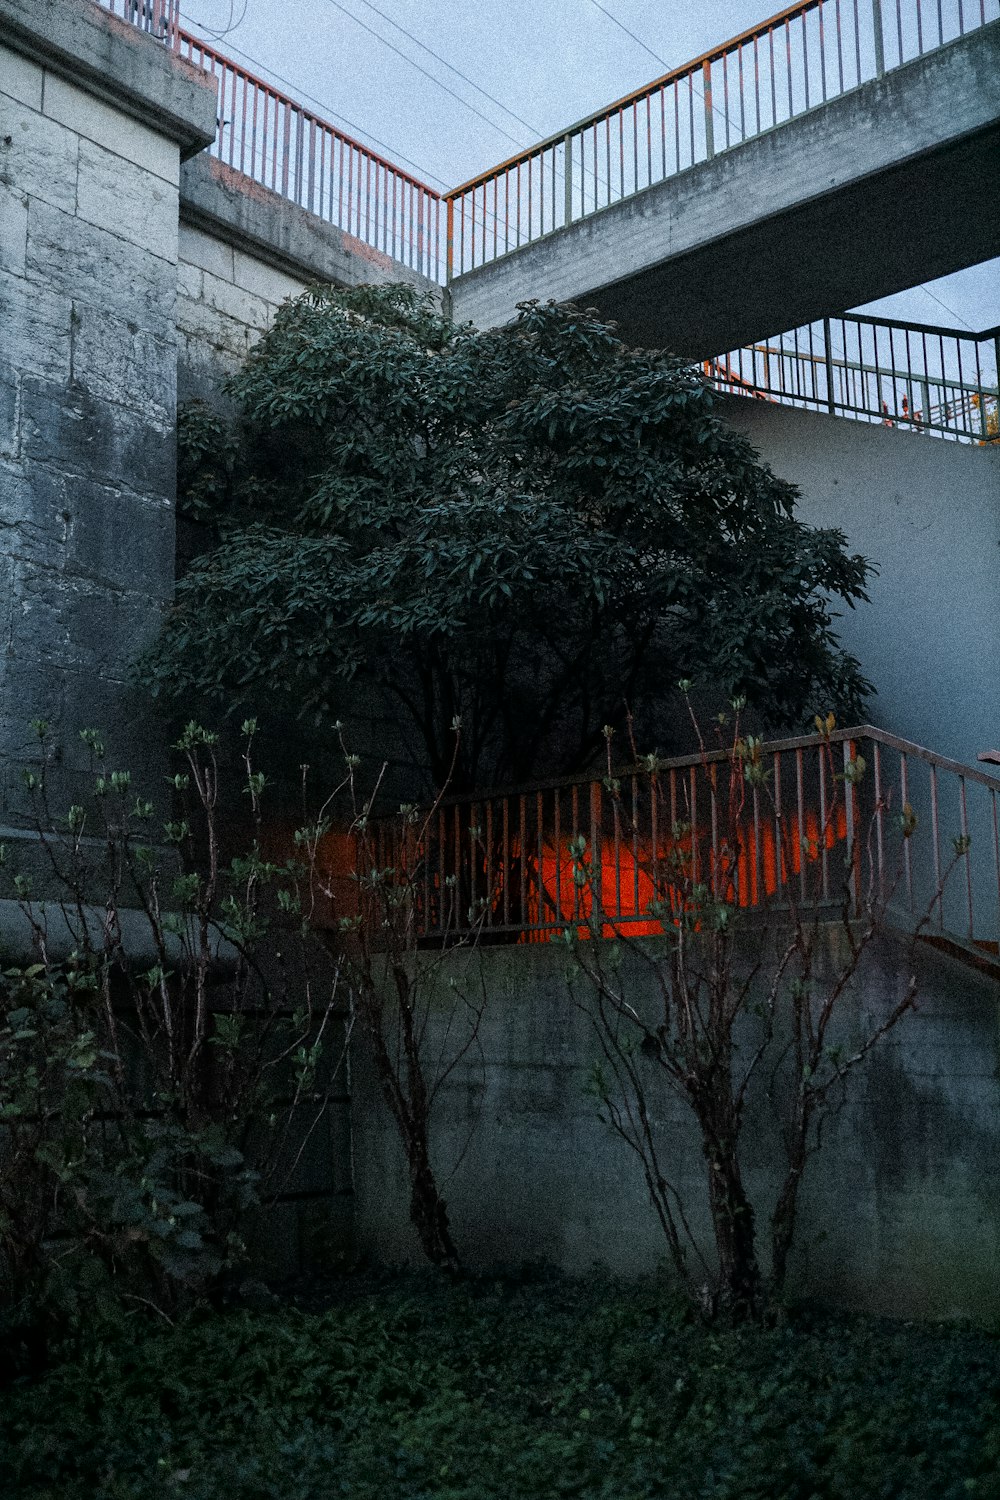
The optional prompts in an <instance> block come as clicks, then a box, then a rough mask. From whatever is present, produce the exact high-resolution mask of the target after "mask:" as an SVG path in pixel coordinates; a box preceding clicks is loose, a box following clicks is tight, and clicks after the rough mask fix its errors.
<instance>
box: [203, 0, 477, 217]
mask: <svg viewBox="0 0 1000 1500" xmlns="http://www.w3.org/2000/svg"><path fill="white" fill-rule="evenodd" d="M181 16H182V17H183V19H184V20H185V21H188V22H189V23H190V24H191V25H192V26H198V27H199V28H201V22H200V21H197V20H195V18H194V16H189V15H188V14H187V12H186V11H181ZM202 29H203V28H202ZM229 50H230V51H231V52H235V53H236V55H237V57H241V58H242V59H243V61H244V62H247V63H250V64H251V65H252V66H253V67H254V68H258V69H259V70H260V72H261V73H262V74H265V75H266V76H267V77H269V78H271V79H272V80H273V81H274V82H275V83H280V84H282V85H283V86H284V87H285V88H286V89H292V90H294V92H295V94H296V95H297V96H298V97H299V98H301V99H306V100H308V101H309V103H310V104H315V105H316V106H317V108H318V109H321V110H323V112H324V115H325V116H326V117H327V118H329V119H331V120H336V121H338V122H339V123H340V124H341V125H343V126H344V127H345V128H346V129H347V130H350V131H352V132H353V133H354V134H355V135H357V136H363V137H364V138H365V139H366V140H367V141H368V142H369V143H370V144H371V145H372V146H377V147H378V148H379V149H380V150H382V151H387V152H389V153H390V154H391V155H392V157H393V158H394V159H395V160H396V161H399V162H403V163H405V164H406V166H408V167H412V168H413V170H414V171H415V172H418V173H419V174H420V175H421V177H423V178H424V179H425V180H426V181H429V182H436V183H438V185H439V186H440V187H442V188H444V189H445V191H447V188H448V184H447V183H446V182H445V181H444V179H443V178H441V177H438V175H437V174H436V173H435V172H429V171H428V170H427V168H426V167H422V166H421V165H420V163H419V162H416V161H413V160H412V159H411V158H410V157H408V156H404V155H403V153H402V152H401V151H398V150H397V149H396V147H395V146H392V145H390V144H389V142H388V141H383V140H380V138H379V137H378V136H377V135H372V133H371V131H370V130H365V128H364V127H363V126H362V125H357V124H355V122H354V121H353V120H349V119H348V118H347V116H346V115H342V114H340V113H339V112H338V111H337V110H335V109H334V108H333V107H332V105H329V104H327V103H326V101H325V100H323V99H317V98H316V95H315V94H310V93H308V92H307V91H306V90H305V89H304V88H302V87H301V85H300V84H298V83H296V82H294V81H293V80H292V79H291V78H285V77H284V76H283V75H282V74H281V73H277V72H275V70H274V68H271V67H269V66H268V65H267V63H263V62H261V60H260V58H259V57H253V56H251V54H250V53H249V52H244V51H243V50H242V48H240V47H234V46H231V47H230V49H229Z"/></svg>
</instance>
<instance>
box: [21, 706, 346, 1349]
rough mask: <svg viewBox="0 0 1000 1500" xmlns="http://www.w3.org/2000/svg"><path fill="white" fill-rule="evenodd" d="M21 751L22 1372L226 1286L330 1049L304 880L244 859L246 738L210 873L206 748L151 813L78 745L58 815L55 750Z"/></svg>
mask: <svg viewBox="0 0 1000 1500" xmlns="http://www.w3.org/2000/svg"><path fill="white" fill-rule="evenodd" d="M35 728H36V732H37V736H38V741H39V751H38V758H37V759H36V760H35V762H34V763H33V766H32V768H30V769H26V772H25V782H26V789H27V791H28V794H29V796H30V798H31V799H32V805H33V807H34V818H35V829H34V833H35V841H34V842H33V843H29V842H27V841H22V842H20V843H19V844H18V845H17V846H16V854H19V855H20V856H21V857H22V858H23V857H24V856H25V854H26V853H29V854H30V853H32V852H33V853H34V854H35V856H36V857H37V856H40V859H39V861H38V862H39V863H40V866H41V868H40V870H39V871H36V872H35V873H30V872H25V871H24V870H20V869H18V868H16V855H15V854H12V853H11V852H10V851H9V850H6V849H2V848H0V865H3V866H4V868H3V871H2V876H3V878H2V879H0V894H2V895H3V896H5V897H7V898H8V900H9V901H10V904H11V906H13V907H14V908H16V909H17V911H18V912H19V914H20V919H21V941H22V942H23V943H25V944H27V945H30V948H31V950H32V957H33V958H34V960H35V961H34V962H32V963H29V964H27V965H25V964H23V963H21V964H19V965H8V966H6V967H5V968H4V971H3V972H2V973H0V1131H2V1136H0V1165H2V1170H0V1291H2V1303H0V1349H2V1351H3V1356H4V1357H5V1358H7V1359H10V1360H12V1361H13V1362H14V1363H15V1364H21V1365H27V1366H28V1367H31V1366H34V1367H37V1366H39V1365H41V1364H43V1363H44V1362H45V1360H46V1359H47V1358H48V1357H49V1350H50V1348H51V1346H52V1345H53V1343H55V1342H57V1341H58V1339H59V1338H60V1337H61V1336H63V1335H64V1334H65V1333H66V1332H67V1331H68V1330H71V1329H75V1330H77V1331H81V1330H83V1329H85V1328H89V1329H90V1330H93V1329H94V1328H95V1327H99V1326H100V1325H101V1324H103V1323H115V1322H118V1323H120V1322H121V1321H122V1318H123V1316H124V1312H125V1310H126V1309H127V1308H128V1307H130V1306H135V1305H143V1306H149V1307H153V1308H155V1309H157V1310H158V1311H159V1312H161V1313H162V1314H163V1315H164V1316H166V1315H168V1314H174V1313H176V1312H177V1310H178V1309H180V1308H183V1307H185V1306H190V1305H191V1304H192V1303H193V1302H194V1301H196V1300H199V1299H204V1298H209V1299H211V1298H213V1297H217V1296H218V1295H219V1294H220V1293H221V1291H222V1290H223V1289H224V1287H225V1285H226V1282H227V1280H228V1279H229V1278H230V1277H231V1276H237V1277H238V1276H240V1275H242V1274H243V1269H242V1268H243V1267H244V1266H245V1263H246V1259H247V1246H246V1243H245V1235H246V1231H247V1226H248V1223H249V1222H250V1221H251V1219H252V1216H253V1214H254V1212H255V1211H256V1210H258V1209H259V1208H260V1207H261V1205H262V1203H263V1202H264V1201H266V1199H267V1198H268V1197H269V1196H273V1195H276V1194H280V1192H281V1191H282V1190H283V1189H284V1188H285V1187H286V1186H287V1185H288V1183H289V1182H291V1181H292V1180H293V1179H294V1177H295V1174H296V1173H297V1172H298V1171H299V1170H300V1168H301V1166H302V1164H303V1162H304V1161H305V1160H306V1155H305V1154H306V1151H307V1148H308V1146H309V1143H310V1140H311V1138H312V1137H313V1134H314V1132H315V1131H316V1130H317V1128H318V1127H319V1126H320V1125H321V1123H322V1122H323V1121H324V1119H325V1117H326V1116H327V1113H328V1111H329V1109H330V1106H331V1101H332V1099H333V1096H334V1091H335V1088H336V1086H337V1080H338V1075H339V1073H340V1070H341V1068H342V1066H343V1063H344V1059H345V1054H346V1045H347V1038H348V1037H349V1032H350V1017H349V1014H348V1011H347V1006H346V1002H345V1000H344V997H343V993H342V987H341V983H340V978H341V975H340V965H339V963H338V961H337V956H336V954H333V955H331V954H329V953H328V951H327V950H326V949H325V947H324V946H323V944H322V943H320V942H318V941H317V938H316V935H315V933H314V932H313V931H312V929H311V927H310V923H309V921H308V915H309V910H310V896H311V874H310V869H309V865H308V862H307V861H304V860H303V859H301V858H296V857H293V858H291V859H286V860H282V861H274V860H269V859H267V858H266V857H265V853H264V851H263V848H262V844H261V837H262V831H263V830H262V816H261V795H262V793H263V790H264V777H263V776H262V775H261V773H259V772H258V771H257V770H256V769H255V767H254V765H253V762H252V759H251V746H252V743H253V738H254V732H255V726H254V725H253V723H252V722H249V721H248V722H247V723H246V724H245V725H244V732H245V737H246V738H245V746H244V759H243V765H242V767H241V768H240V772H238V773H237V774H236V775H235V776H233V778H232V779H233V781H234V782H235V783H236V785H235V787H234V793H235V796H236V797H237V798H240V797H241V796H242V798H243V800H244V801H245V802H246V804H247V817H248V820H249V824H250V834H249V836H248V839H247V841H246V842H245V843H244V844H243V846H242V847H241V848H240V849H239V851H238V852H235V853H232V854H231V857H229V858H227V857H225V856H224V855H223V853H222V847H221V846H222V831H221V829H220V813H219V807H218V803H219V796H220V781H221V782H224V781H225V777H224V776H221V777H220V768H219V764H218V761H217V757H216V736H215V735H214V734H212V733H210V732H208V731H206V730H204V729H202V728H200V727H199V726H197V725H195V724H190V725H189V726H188V728H187V729H186V730H185V732H184V734H183V736H182V737H181V740H180V741H179V742H178V744H177V745H176V746H175V747H174V749H175V751H176V752H177V754H178V759H179V763H180V764H181V765H182V766H183V769H182V770H178V771H177V772H176V774H175V775H174V776H173V777H171V778H170V790H169V792H168V794H167V796H166V798H165V799H164V804H163V805H161V806H160V807H159V808H157V807H156V806H155V805H154V804H153V803H152V802H150V801H147V800H146V799H145V798H143V797H137V796H136V793H135V789H134V785H133V781H132V777H131V775H130V773H129V772H127V771H123V770H118V769H112V768H111V766H110V765H108V764H107V762H106V757H105V747H104V744H103V742H102V739H101V736H100V734H98V732H97V731H95V730H84V731H83V732H82V736H81V737H82V739H83V741H84V743H85V744H86V745H87V747H88V748H89V751H90V754H91V758H92V779H91V782H90V788H89V790H90V795H89V796H88V797H87V801H86V804H84V803H82V802H81V803H76V804H74V805H72V806H71V807H69V808H67V809H61V808H56V807H55V806H53V803H52V798H51V796H50V787H49V782H50V776H51V775H52V773H53V771H54V769H55V768H57V767H58V765H59V762H60V759H61V747H59V746H56V745H54V744H53V743H52V741H51V738H50V736H49V733H48V728H47V726H46V725H45V724H43V723H38V724H36V726H35ZM4 856H6V858H5V857H4Z"/></svg>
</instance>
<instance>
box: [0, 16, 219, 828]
mask: <svg viewBox="0 0 1000 1500" xmlns="http://www.w3.org/2000/svg"><path fill="white" fill-rule="evenodd" d="M215 121H216V92H215V85H214V83H213V82H212V81H211V80H210V79H208V78H206V77H205V75H204V74H203V73H201V72H200V71H199V70H197V69H195V68H193V67H192V66H191V65H189V64H187V63H184V62H182V61H180V60H179V59H177V58H175V57H174V56H173V55H172V54H171V53H170V52H169V51H168V50H167V49H166V48H165V47H164V46H163V44H162V43H159V42H157V41H155V40H153V39H152V38H150V37H147V36H144V35H142V34H141V33H139V32H138V31H136V30H135V29H134V28H132V27H130V26H128V25H126V24H125V23H124V22H121V21H118V20H115V19H114V18H112V17H110V16H109V15H108V14H107V13H106V12H104V11H102V10H101V9H99V7H98V6H97V5H95V4H93V3H92V0H0V825H6V826H7V829H8V831H9V829H10V828H11V827H12V826H13V827H14V828H15V829H16V828H17V827H18V826H23V824H24V822H25V821H26V819H27V817H28V815H29V811H30V809H29V807H28V806H27V803H26V797H25V791H24V786H23V779H22V773H21V766H22V765H23V763H24V761H25V759H26V758H30V756H31V754H32V752H33V746H32V737H31V734H30V731H29V730H28V728H27V723H28V721H29V720H30V719H32V718H36V717H37V718H42V719H45V720H47V721H49V723H50V724H51V725H52V728H53V734H54V736H55V739H56V741H57V743H58V744H59V746H60V747H61V749H60V756H61V759H60V765H59V777H60V779H61V780H62V782H63V785H62V786H61V787H60V788H59V795H60V797H62V796H71V797H74V798H78V794H79V792H81V791H82V790H83V788H84V785H85V783H86V782H87V781H88V780H89V777H88V775H87V769H86V768H87V752H86V749H85V747H84V746H83V745H82V744H81V742H80V740H79V730H80V728H82V727H85V726H91V725H93V726H98V727H101V728H102V729H104V730H105V731H106V732H107V737H108V744H109V748H110V749H111V750H112V753H113V755H114V758H115V760H116V763H117V764H118V765H121V766H129V767H130V768H131V769H133V770H135V771H137V772H142V771H143V770H145V771H146V772H147V773H148V775H147V779H148V780H149V782H150V783H151V784H155V782H156V781H157V780H158V777H157V775H156V774H155V773H156V770H157V769H158V763H157V762H156V757H155V754H153V753H152V752H151V748H150V743H149V735H148V730H147V725H148V722H149V708H148V704H147V703H146V702H144V701H143V699H142V698H141V696H138V695H136V694H135V693H134V692H133V690H132V689H131V688H130V686H129V673H130V669H131V667H132V664H133V662H134V660H135V657H136V655H137V653H138V651H139V650H140V649H141V648H142V647H143V646H144V645H145V644H146V643H147V642H148V641H149V640H150V638H151V637H152V636H153V635H154V633H155V631H156V628H157V623H158V621H159V619H160V616H161V612H162V609H163V607H164V605H165V604H166V603H167V601H168V600H169V599H170V597H171V594H172V589H173V580H174V499H175V460H174V424H175V418H176V384H177V350H176V334H175V327H174V302H175V297H176V290H177V258H178V257H177V241H178V192H179V180H180V164H181V161H182V159H184V158H186V157H187V156H190V155H191V154H193V153H194V152H196V151H199V150H201V149H203V148H204V146H205V145H207V144H208V143H209V142H210V141H211V140H212V139H214V136H215V128H216V127H215ZM34 749H35V751H36V752H37V746H35V747H34ZM161 786H162V783H161Z"/></svg>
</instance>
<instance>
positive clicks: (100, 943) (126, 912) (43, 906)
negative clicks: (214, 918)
mask: <svg viewBox="0 0 1000 1500" xmlns="http://www.w3.org/2000/svg"><path fill="white" fill-rule="evenodd" d="M32 918H33V919H34V921H35V922H37V923H38V925H39V926H40V927H41V928H42V929H43V930H44V932H45V951H46V953H47V954H48V957H49V959H50V960H52V961H53V962H55V963H62V962H63V961H64V960H65V959H67V958H69V957H70V956H71V955H72V954H73V953H78V952H80V951H81V950H82V949H83V947H84V944H85V943H86V944H88V945H89V946H90V947H91V948H92V949H93V950H94V951H95V952H98V953H101V952H104V951H105V949H106V948H107V951H108V952H109V953H117V952H118V951H119V939H120V952H121V953H122V954H123V956H124V957H125V958H126V959H127V960H128V962H129V963H131V964H135V965H136V966H137V967H138V966H139V965H146V966H150V965H152V964H155V963H159V961H160V953H159V949H158V948H157V946H156V942H155V937H154V933H153V930H152V928H151V927H150V924H149V919H148V918H147V916H146V914H145V912H143V911H139V910H136V909H132V908H128V907H123V908H122V909H121V910H120V911H119V912H118V935H117V936H116V935H115V934H114V933H109V931H108V912H107V907H105V906H84V907H82V908H80V909H79V910H77V908H76V907H74V906H73V905H72V904H71V903H69V902H67V903H66V904H63V903H62V902H59V901H36V902H33V903H32V908H31V917H30V918H29V916H28V914H27V912H26V911H25V910H24V908H23V907H22V906H21V904H20V902H18V901H0V952H2V953H3V955H4V962H6V963H12V964H33V963H37V962H38V946H37V943H36V935H35V929H34V927H33V926H32ZM184 920H185V921H186V923H187V928H188V930H187V933H186V935H185V937H184V939H183V941H182V939H181V938H180V937H179V936H178V935H177V934H176V933H173V932H168V933H166V934H165V940H164V941H165V949H166V954H167V958H168V959H169V961H170V962H171V963H172V964H175V965H177V967H178V968H184V967H186V966H187V965H189V964H190V963H191V962H192V956H193V955H194V954H196V953H197V952H198V934H197V931H196V929H195V924H194V921H193V919H190V918H185V919H184ZM210 943H211V958H212V970H213V973H214V974H218V975H220V976H221V975H224V974H226V973H229V972H231V971H232V970H233V969H235V967H236V965H237V963H238V962H239V957H240V955H239V951H238V950H237V949H236V948H235V947H234V946H233V944H232V943H231V942H230V941H229V939H228V938H227V937H226V936H225V935H224V933H223V932H222V931H221V929H220V928H218V927H217V926H215V924H214V923H213V924H212V928H211V935H210Z"/></svg>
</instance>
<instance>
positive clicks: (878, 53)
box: [872, 0, 885, 78]
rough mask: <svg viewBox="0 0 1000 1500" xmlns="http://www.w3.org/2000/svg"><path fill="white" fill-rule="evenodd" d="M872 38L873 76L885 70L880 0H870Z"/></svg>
mask: <svg viewBox="0 0 1000 1500" xmlns="http://www.w3.org/2000/svg"><path fill="white" fill-rule="evenodd" d="M872 38H873V40H874V43H875V77H876V78H881V77H882V75H883V74H884V72H885V43H884V41H883V39H882V0H872Z"/></svg>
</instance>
